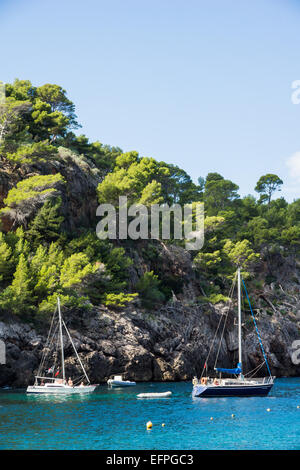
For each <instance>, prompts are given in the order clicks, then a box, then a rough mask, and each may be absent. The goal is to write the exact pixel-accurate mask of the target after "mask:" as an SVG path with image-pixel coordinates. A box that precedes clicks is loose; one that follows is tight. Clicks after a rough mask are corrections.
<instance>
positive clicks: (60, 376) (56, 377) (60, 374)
mask: <svg viewBox="0 0 300 470" xmlns="http://www.w3.org/2000/svg"><path fill="white" fill-rule="evenodd" d="M57 312H58V324H56V325H55V318H56V313H57ZM57 312H55V313H54V315H53V318H52V322H51V326H50V330H49V334H48V339H47V343H46V346H45V348H44V354H43V357H42V360H41V363H40V367H39V370H38V374H37V375H36V376H35V382H34V385H29V386H28V387H27V390H26V392H27V393H37V394H43V395H45V394H51V395H52V394H59V395H61V394H64V395H65V394H73V393H91V392H93V391H94V390H95V389H96V388H97V387H98V385H91V383H90V379H89V377H88V375H87V373H86V370H85V368H84V366H83V364H82V361H81V359H80V357H79V355H78V352H77V350H76V348H75V345H74V343H73V340H72V338H71V335H70V333H69V330H68V328H67V327H66V324H65V322H64V320H63V318H62V315H61V309H60V300H59V297H58V298H57ZM63 328H64V329H65V331H66V333H67V335H68V338H69V340H70V342H71V345H72V347H73V349H74V351H75V355H76V357H77V360H78V362H79V364H80V367H81V369H82V372H83V374H82V375H81V377H79V378H78V379H77V381H76V382H75V384H73V382H72V381H71V380H69V381H68V382H67V380H66V374H65V358H64V342H63ZM57 333H58V334H57ZM55 339H57V345H56V346H57V347H56V354H55V362H56V361H57V359H58V357H57V353H58V350H59V349H60V358H61V368H60V367H56V364H54V365H53V366H52V367H51V368H50V369H48V373H51V374H52V377H49V376H47V375H45V374H44V375H43V371H44V370H45V363H46V359H47V356H48V355H49V353H50V352H51V346H52V345H53V344H54V341H55Z"/></svg>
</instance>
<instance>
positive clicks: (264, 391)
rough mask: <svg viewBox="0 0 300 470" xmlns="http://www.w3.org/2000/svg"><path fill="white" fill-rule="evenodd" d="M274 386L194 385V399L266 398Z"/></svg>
mask: <svg viewBox="0 0 300 470" xmlns="http://www.w3.org/2000/svg"><path fill="white" fill-rule="evenodd" d="M272 387H273V384H272V383H271V384H266V385H261V384H258V385H242V386H239V385H230V386H223V385H212V386H205V385H194V387H193V397H201V398H214V397H266V396H267V395H268V394H269V393H270V391H271V389H272Z"/></svg>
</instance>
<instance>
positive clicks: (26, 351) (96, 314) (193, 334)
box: [0, 300, 300, 387]
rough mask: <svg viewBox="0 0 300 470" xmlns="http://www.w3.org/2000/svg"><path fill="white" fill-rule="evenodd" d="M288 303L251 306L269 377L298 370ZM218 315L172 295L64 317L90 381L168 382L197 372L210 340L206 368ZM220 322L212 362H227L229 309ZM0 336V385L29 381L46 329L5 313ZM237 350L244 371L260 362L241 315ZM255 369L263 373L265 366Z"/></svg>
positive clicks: (232, 346) (71, 370)
mask: <svg viewBox="0 0 300 470" xmlns="http://www.w3.org/2000/svg"><path fill="white" fill-rule="evenodd" d="M283 302H285V300H284V301H283ZM289 305H290V307H288V311H287V312H286V313H280V309H278V310H277V309H275V311H274V312H273V314H272V315H270V314H269V313H267V312H266V311H264V310H259V311H258V312H257V324H258V327H259V330H260V333H261V337H262V340H263V343H264V347H265V350H266V353H267V355H268V359H269V363H270V367H271V370H272V374H274V375H276V376H277V377H280V376H299V375H300V364H296V363H295V362H298V361H295V358H296V359H297V354H296V355H295V352H296V349H295V348H296V345H295V341H296V340H298V339H299V327H300V305H299V303H297V302H295V303H294V304H292V303H290V302H289ZM226 313H227V311H226V307H224V305H218V306H215V307H214V306H212V305H209V304H206V305H202V306H200V305H198V306H190V305H187V302H185V301H175V302H172V303H169V304H168V305H166V306H163V307H162V308H161V309H160V310H157V311H152V312H146V311H144V310H141V309H126V310H124V311H113V310H109V309H107V308H105V307H101V306H100V307H98V308H95V309H94V310H93V311H90V312H89V313H88V314H85V315H84V316H83V317H79V316H78V312H68V313H67V317H66V320H67V323H68V325H69V329H70V332H71V334H72V337H73V339H74V343H75V345H76V348H77V349H78V352H79V354H80V357H81V359H82V361H83V363H84V364H85V366H86V368H87V372H88V374H89V376H90V378H91V380H92V382H96V383H100V382H103V381H106V380H107V379H108V377H109V376H110V375H111V374H114V373H123V374H124V376H125V378H126V379H132V380H136V381H174V380H175V381H176V380H189V379H191V378H192V377H193V376H194V375H197V374H198V375H199V374H200V373H201V371H202V367H203V364H204V362H205V359H206V357H207V354H208V351H209V348H210V346H211V345H212V344H213V348H212V352H211V356H210V358H209V360H208V367H209V368H210V369H211V368H212V367H213V365H214V360H215V355H216V352H217V350H218V348H219V344H220V340H221V330H222V328H219V332H218V334H217V336H216V339H215V342H214V343H213V338H214V335H215V332H216V329H217V325H218V323H219V320H220V316H221V315H225V314H226ZM227 322H228V329H226V333H225V335H224V338H223V339H222V341H221V347H220V353H219V360H218V365H219V366H220V365H221V364H222V366H225V367H226V366H227V367H231V366H232V364H233V363H234V362H235V361H236V360H237V340H236V338H237V327H236V322H235V320H234V314H233V312H229V313H228V320H227ZM0 339H2V340H3V341H4V342H5V344H6V351H7V363H6V365H1V366H0V386H7V385H11V386H14V387H24V386H26V385H27V384H29V383H32V380H33V375H34V373H36V371H37V368H38V365H39V360H40V358H41V354H42V351H43V347H44V345H45V342H46V331H37V330H35V329H34V328H32V327H31V326H30V325H26V324H22V323H19V322H15V321H13V320H12V319H11V320H8V321H6V322H5V323H4V322H0ZM64 340H65V345H66V349H65V355H66V371H67V375H70V376H72V377H74V376H75V375H76V374H77V373H78V370H77V369H78V365H77V363H76V361H75V357H74V353H73V350H72V347H71V344H70V342H69V340H68V338H67V337H65V338H64ZM243 349H244V366H245V369H247V370H252V369H254V368H255V367H256V366H258V365H259V364H260V363H261V362H262V354H261V351H260V348H259V343H258V340H257V336H256V333H255V330H254V328H253V324H252V322H250V319H249V318H248V317H247V319H246V320H245V323H244V324H243ZM298 349H299V346H298ZM293 354H294V356H293ZM299 356H300V354H298V358H299ZM299 362H300V361H299ZM262 372H263V373H265V372H266V371H265V368H263V369H262Z"/></svg>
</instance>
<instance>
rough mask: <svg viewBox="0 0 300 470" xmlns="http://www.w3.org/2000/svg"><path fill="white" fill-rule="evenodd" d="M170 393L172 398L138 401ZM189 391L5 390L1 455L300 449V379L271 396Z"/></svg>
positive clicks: (0, 409) (0, 403)
mask: <svg viewBox="0 0 300 470" xmlns="http://www.w3.org/2000/svg"><path fill="white" fill-rule="evenodd" d="M167 390H171V391H172V393H173V395H172V397H171V398H164V399H137V398H136V395H137V394H138V393H141V392H150V391H151V392H155V391H167ZM191 391H192V385H191V383H186V382H180V383H150V384H149V383H141V384H138V385H137V386H136V387H132V388H128V389H118V390H117V389H115V390H110V389H108V388H107V387H106V386H105V385H102V386H100V388H99V391H98V392H95V393H93V394H91V395H89V396H80V395H77V396H73V397H53V396H52V397H41V396H34V395H26V394H25V393H24V392H16V391H2V392H0V449H108V450H109V449H119V450H124V449H150V450H155V449H158V450H164V449H171V450H174V449H178V450H180V449H300V378H293V379H278V380H277V381H276V383H275V386H274V387H273V391H272V392H271V395H270V396H269V397H266V398H218V399H212V398H210V399H201V398H194V399H193V398H192V396H191ZM297 405H298V406H299V408H297ZM267 408H270V409H271V411H270V412H267ZM232 414H234V415H235V417H234V418H232V417H231V415H232ZM211 417H213V420H211V419H210V418H211ZM149 420H151V421H152V423H153V428H152V430H151V431H147V430H146V422H147V421H149ZM162 423H165V427H162Z"/></svg>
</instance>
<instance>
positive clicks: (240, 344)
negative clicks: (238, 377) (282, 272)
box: [237, 268, 242, 364]
mask: <svg viewBox="0 0 300 470" xmlns="http://www.w3.org/2000/svg"><path fill="white" fill-rule="evenodd" d="M237 274H238V317H239V319H238V321H239V323H238V328H239V363H240V364H242V303H241V269H240V268H238V272H237Z"/></svg>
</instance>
